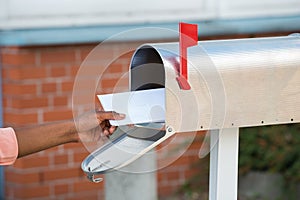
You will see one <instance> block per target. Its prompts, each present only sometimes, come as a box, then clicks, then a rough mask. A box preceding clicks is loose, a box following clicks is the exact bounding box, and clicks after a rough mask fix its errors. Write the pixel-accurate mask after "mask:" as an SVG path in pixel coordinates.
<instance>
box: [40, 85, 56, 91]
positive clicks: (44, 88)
mask: <svg viewBox="0 0 300 200" xmlns="http://www.w3.org/2000/svg"><path fill="white" fill-rule="evenodd" d="M56 90H57V87H56V83H43V84H42V92H43V93H50V92H56Z"/></svg>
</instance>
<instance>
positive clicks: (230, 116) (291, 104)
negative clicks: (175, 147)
mask: <svg viewBox="0 0 300 200" xmlns="http://www.w3.org/2000/svg"><path fill="white" fill-rule="evenodd" d="M178 49H179V46H178V43H160V44H145V45H142V46H141V47H140V48H138V49H137V50H136V52H135V54H134V55H133V57H132V61H131V66H130V70H131V72H130V75H131V77H130V83H131V89H132V90H136V89H138V88H139V87H142V86H143V85H148V86H149V84H150V85H151V84H153V83H155V84H153V85H154V86H155V87H165V91H166V105H165V107H166V125H167V126H169V127H172V128H173V129H174V130H175V132H186V131H195V130H209V129H220V128H231V127H247V126H259V125H268V124H283V123H296V122H300V107H299V106H297V105H299V103H300V92H299V91H300V67H299V66H300V37H299V34H293V35H290V36H285V37H269V38H252V39H237V40H236V39H235V40H220V41H206V42H199V43H198V46H195V47H191V48H188V55H187V59H188V82H189V83H190V85H191V90H181V89H180V88H179V86H178V83H177V81H176V77H177V76H178V73H179V53H178Z"/></svg>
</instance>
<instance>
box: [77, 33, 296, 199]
mask: <svg viewBox="0 0 300 200" xmlns="http://www.w3.org/2000/svg"><path fill="white" fill-rule="evenodd" d="M179 60H180V57H179V44H178V43H160V44H145V45H142V46H141V47H139V48H138V49H137V50H136V52H135V53H134V55H133V57H132V60H131V64H130V89H131V90H132V91H134V90H147V89H155V88H165V107H166V111H165V123H164V124H148V125H143V126H141V125H139V126H136V127H135V128H125V127H120V130H119V131H120V132H122V134H121V135H120V137H118V138H117V139H115V140H114V141H112V143H110V144H108V145H106V146H104V147H102V148H101V149H99V150H97V151H95V152H94V153H93V154H91V155H90V156H89V157H88V158H87V159H86V160H85V161H84V162H83V163H82V169H83V170H84V171H85V172H86V173H87V174H88V177H89V178H90V179H91V180H92V181H97V180H95V179H94V175H95V174H99V173H104V172H106V171H109V170H112V169H119V168H121V167H123V166H125V165H127V164H129V163H130V162H132V161H134V160H135V159H137V158H138V157H140V156H141V155H143V154H144V153H146V152H147V151H149V150H150V149H152V148H153V147H155V146H156V145H158V144H160V143H161V142H162V141H164V140H165V139H167V138H168V137H170V136H171V135H173V134H174V133H180V132H187V131H198V130H211V131H212V137H211V142H212V143H215V146H216V148H213V150H212V152H211V169H210V199H227V200H228V199H236V197H237V190H236V188H237V159H238V128H239V127H250V126H260V125H271V124H286V123H297V122H300V34H292V35H289V36H285V37H269V38H253V39H235V40H218V41H203V42H202V41H201V42H198V45H196V46H193V47H190V48H188V50H187V63H188V64H187V66H188V71H187V75H188V79H187V81H188V84H189V85H190V87H191V88H190V89H187V90H183V89H181V88H180V87H179V84H178V81H177V80H178V79H177V78H178V76H179V75H180V67H179V65H180V62H179ZM158 130H159V131H158ZM148 136H149V137H148ZM129 143H130V144H131V147H130V148H131V149H130V151H129V152H130V153H128V151H127V153H121V152H118V151H120V150H118V149H122V148H116V147H115V146H118V145H119V146H120V147H122V146H126V148H128V145H126V144H129ZM241 148H242V147H241ZM116 152H117V153H116ZM125 154H126V155H125ZM115 155H121V156H115ZM228 155H230V156H228ZM94 158H97V159H94ZM105 159H108V160H109V161H107V160H105ZM112 159H115V160H112ZM99 162H100V164H99ZM109 163H111V164H109Z"/></svg>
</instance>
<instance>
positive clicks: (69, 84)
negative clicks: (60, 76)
mask: <svg viewBox="0 0 300 200" xmlns="http://www.w3.org/2000/svg"><path fill="white" fill-rule="evenodd" d="M73 85H74V81H65V82H62V83H61V90H62V91H63V92H71V91H73Z"/></svg>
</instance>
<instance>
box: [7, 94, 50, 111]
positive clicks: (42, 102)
mask: <svg viewBox="0 0 300 200" xmlns="http://www.w3.org/2000/svg"><path fill="white" fill-rule="evenodd" d="M11 106H12V107H13V108H18V109H23V108H40V107H47V106H48V98H46V97H35V98H30V99H28V98H14V99H12V100H11Z"/></svg>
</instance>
